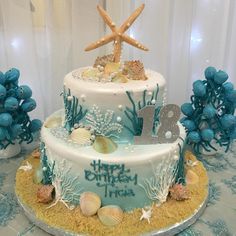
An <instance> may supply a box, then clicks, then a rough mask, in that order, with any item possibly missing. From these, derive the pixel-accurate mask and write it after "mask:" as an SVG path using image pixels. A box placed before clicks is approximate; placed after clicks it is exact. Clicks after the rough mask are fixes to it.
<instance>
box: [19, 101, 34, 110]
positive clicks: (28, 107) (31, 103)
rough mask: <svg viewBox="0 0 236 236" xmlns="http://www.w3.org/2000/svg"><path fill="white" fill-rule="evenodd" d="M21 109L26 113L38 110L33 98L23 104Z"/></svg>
mask: <svg viewBox="0 0 236 236" xmlns="http://www.w3.org/2000/svg"><path fill="white" fill-rule="evenodd" d="M21 108H22V110H23V111H25V112H30V111H33V110H34V109H35V108H36V102H35V100H34V99H33V98H28V99H26V100H24V102H23V103H22V104H21Z"/></svg>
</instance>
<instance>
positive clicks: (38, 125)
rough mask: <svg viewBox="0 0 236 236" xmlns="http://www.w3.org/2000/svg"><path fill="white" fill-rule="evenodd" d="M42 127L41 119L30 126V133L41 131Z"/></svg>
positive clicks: (35, 120)
mask: <svg viewBox="0 0 236 236" xmlns="http://www.w3.org/2000/svg"><path fill="white" fill-rule="evenodd" d="M41 127H42V121H41V120H39V119H34V120H32V121H31V123H30V125H29V128H30V131H31V132H32V133H34V132H37V131H39V130H40V129H41Z"/></svg>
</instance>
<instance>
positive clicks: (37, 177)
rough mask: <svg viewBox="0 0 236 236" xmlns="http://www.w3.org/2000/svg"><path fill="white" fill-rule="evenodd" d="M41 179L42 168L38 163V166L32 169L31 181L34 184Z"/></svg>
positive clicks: (38, 182)
mask: <svg viewBox="0 0 236 236" xmlns="http://www.w3.org/2000/svg"><path fill="white" fill-rule="evenodd" d="M42 180H43V170H42V167H41V166H40V165H39V167H38V168H37V169H36V170H35V171H34V177H33V182H34V183H35V184H40V183H41V182H42Z"/></svg>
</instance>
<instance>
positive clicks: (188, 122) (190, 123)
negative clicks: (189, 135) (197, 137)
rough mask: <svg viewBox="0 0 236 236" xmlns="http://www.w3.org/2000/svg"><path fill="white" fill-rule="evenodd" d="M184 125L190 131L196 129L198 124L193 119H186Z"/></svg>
mask: <svg viewBox="0 0 236 236" xmlns="http://www.w3.org/2000/svg"><path fill="white" fill-rule="evenodd" d="M183 126H184V127H185V128H186V129H187V130H188V131H194V130H196V128H197V127H196V125H195V123H194V122H193V121H192V120H184V121H183Z"/></svg>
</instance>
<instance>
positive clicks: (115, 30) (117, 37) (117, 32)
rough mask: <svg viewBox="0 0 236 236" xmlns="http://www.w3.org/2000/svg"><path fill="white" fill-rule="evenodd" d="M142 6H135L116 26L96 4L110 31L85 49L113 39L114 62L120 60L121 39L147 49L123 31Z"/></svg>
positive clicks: (131, 22) (127, 27)
mask: <svg viewBox="0 0 236 236" xmlns="http://www.w3.org/2000/svg"><path fill="white" fill-rule="evenodd" d="M144 6H145V5H144V4H142V5H141V6H140V7H139V8H137V9H136V10H135V11H134V12H133V13H132V14H131V16H130V17H129V18H128V19H127V20H126V21H125V22H124V23H123V24H122V25H121V26H120V27H116V25H115V23H114V22H113V21H112V19H111V18H110V16H109V15H108V14H107V12H106V11H105V10H104V9H103V8H102V7H101V6H97V9H98V11H99V13H100V15H101V17H102V18H103V20H104V21H105V23H106V24H107V25H108V26H109V27H110V29H111V31H112V33H111V34H109V35H106V36H104V37H103V38H101V39H99V40H98V41H96V42H95V43H92V44H90V45H89V46H88V47H86V48H85V51H90V50H93V49H95V48H98V47H101V46H103V45H105V44H107V43H109V42H111V41H114V62H119V61H120V56H121V45H122V42H123V41H124V42H126V43H128V44H130V45H132V46H134V47H136V48H139V49H141V50H144V51H148V49H147V48H146V47H145V46H144V45H142V44H141V43H139V42H138V41H136V40H135V39H133V38H131V37H130V36H129V35H127V34H125V31H127V30H128V29H129V27H130V26H131V25H132V24H133V22H134V21H135V20H136V18H137V17H138V16H139V15H140V14H141V12H142V11H143V9H144Z"/></svg>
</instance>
